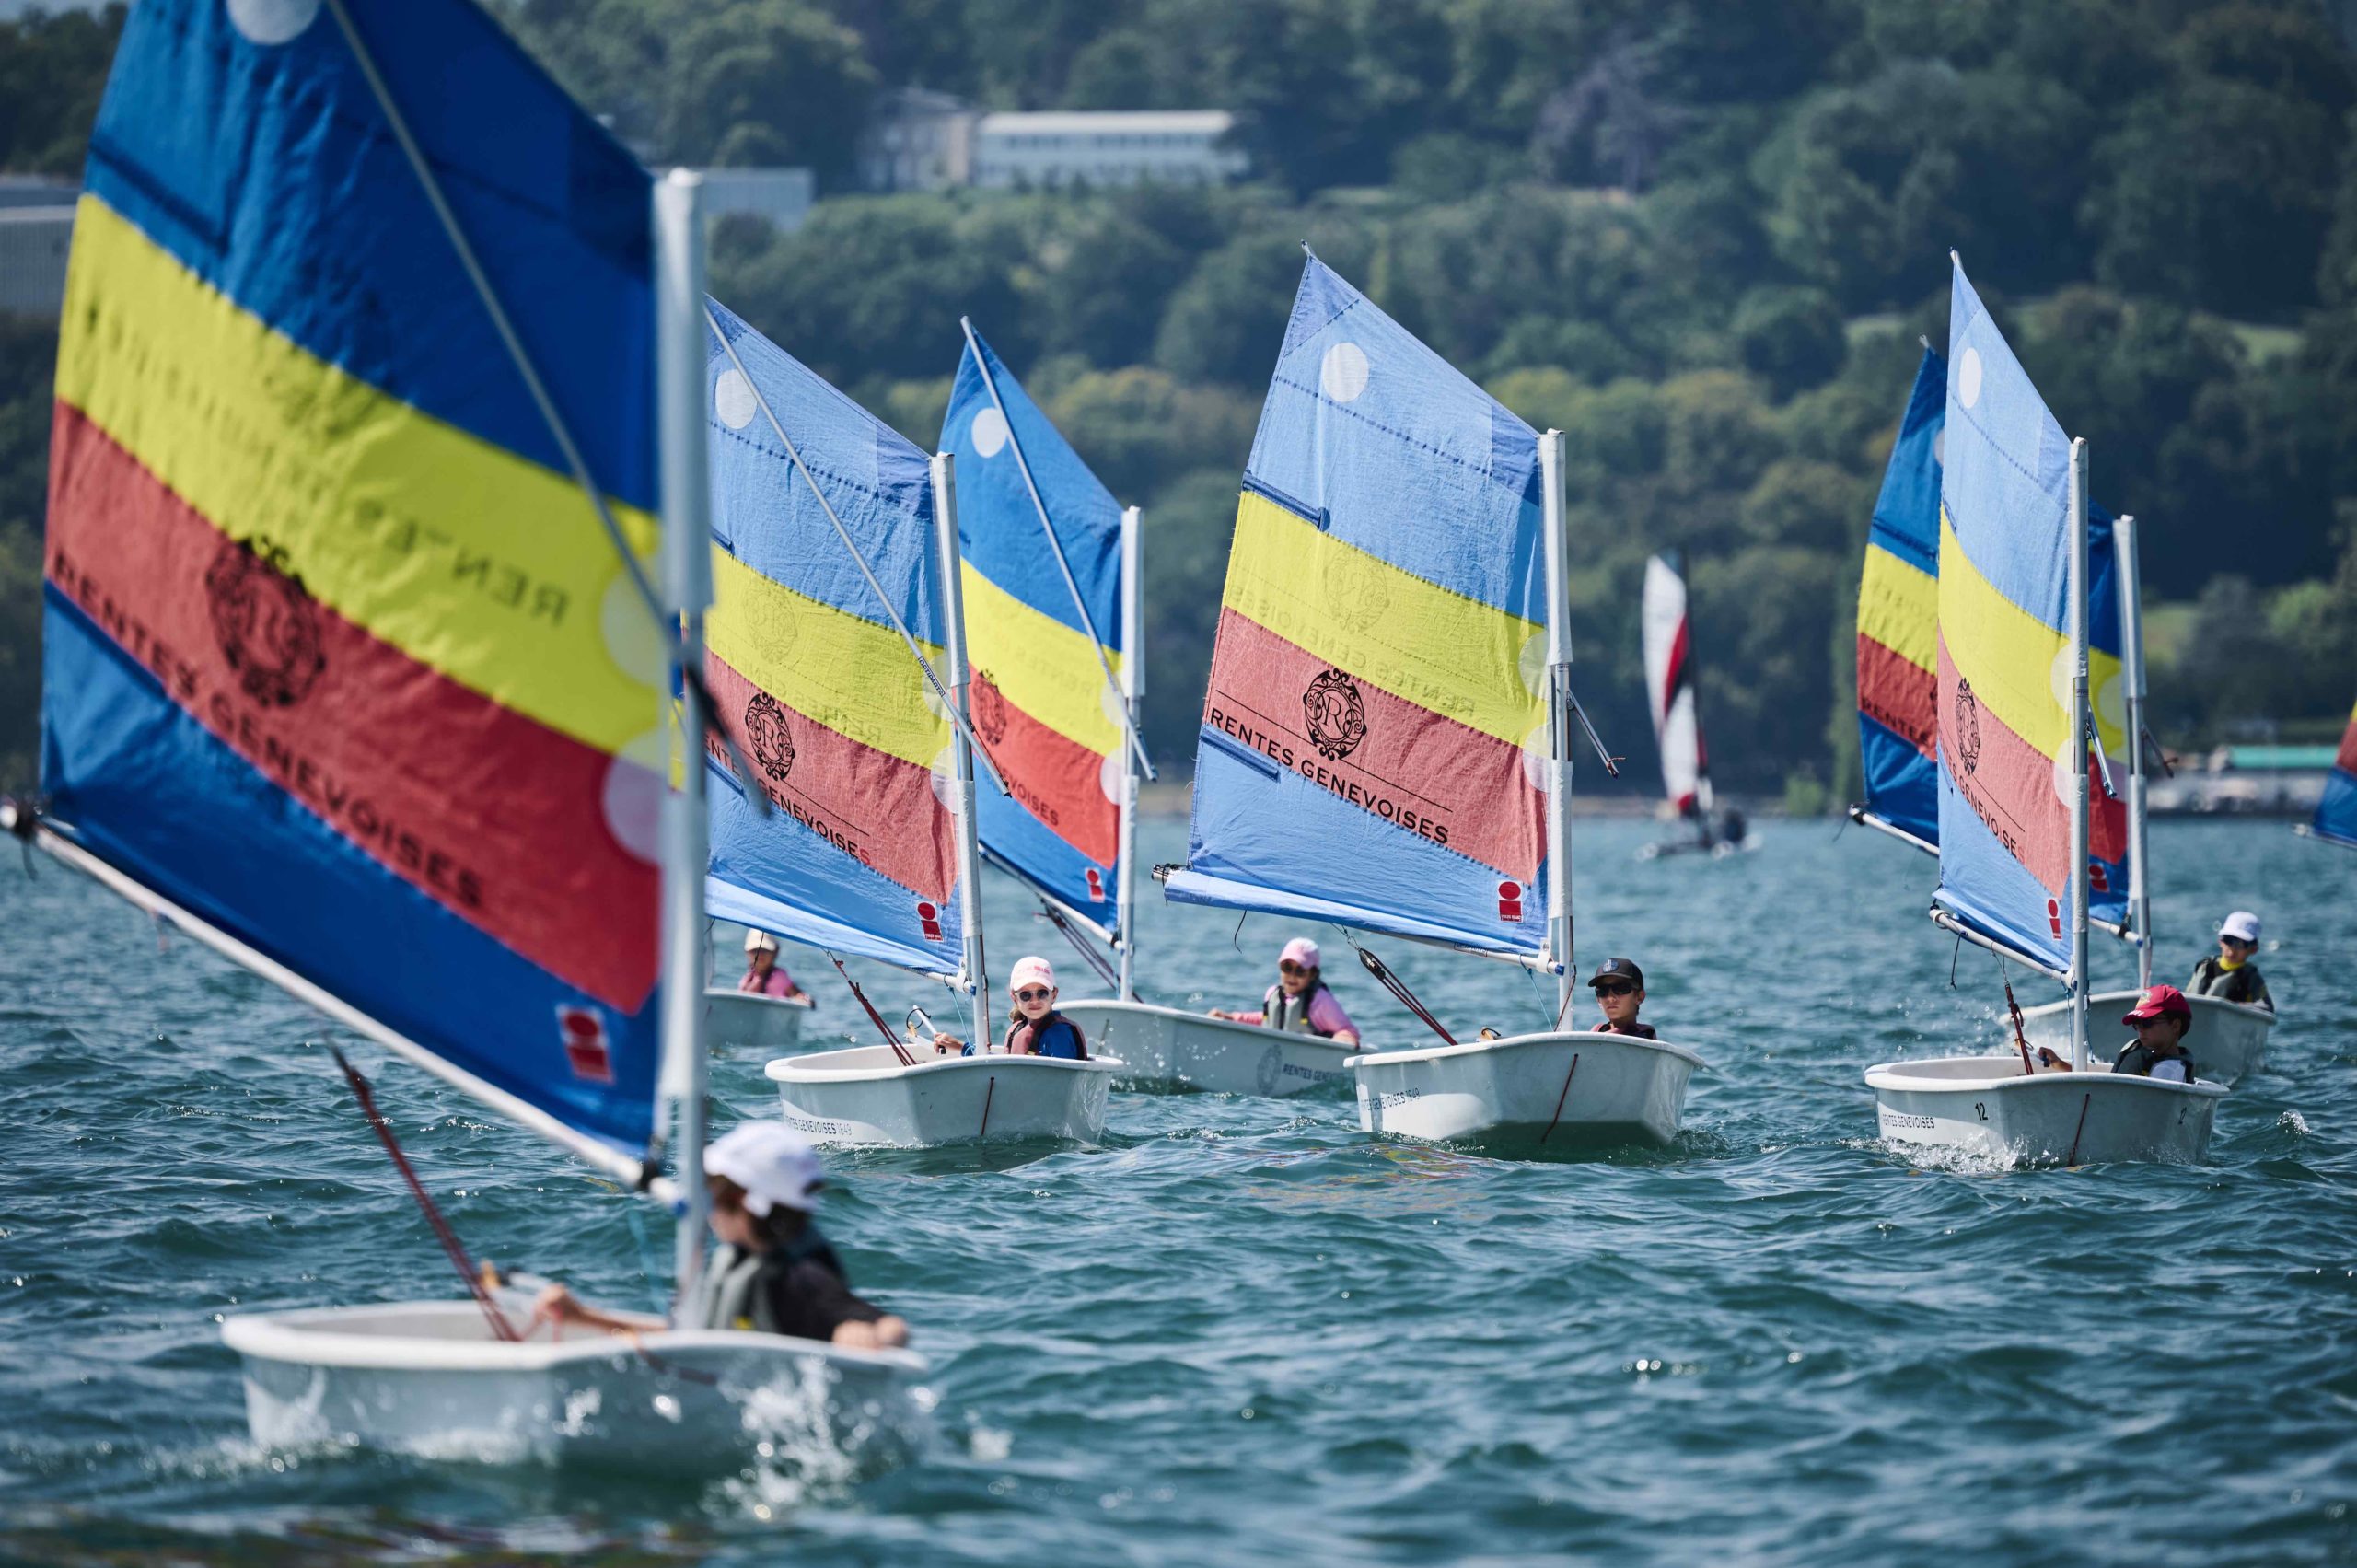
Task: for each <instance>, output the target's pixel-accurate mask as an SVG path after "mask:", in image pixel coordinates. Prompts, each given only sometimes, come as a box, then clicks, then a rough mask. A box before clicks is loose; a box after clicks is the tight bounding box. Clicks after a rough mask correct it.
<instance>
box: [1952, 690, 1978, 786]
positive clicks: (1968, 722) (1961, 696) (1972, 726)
mask: <svg viewBox="0 0 2357 1568" xmlns="http://www.w3.org/2000/svg"><path fill="white" fill-rule="evenodd" d="M1956 761H1959V762H1961V763H1963V764H1964V771H1965V772H1972V771H1973V770H1974V769H1975V768H1977V767H1979V766H1980V698H1978V697H1976V696H1974V695H1973V694H1972V682H1971V681H1969V680H1963V679H1959V680H1958V681H1957V682H1956Z"/></svg>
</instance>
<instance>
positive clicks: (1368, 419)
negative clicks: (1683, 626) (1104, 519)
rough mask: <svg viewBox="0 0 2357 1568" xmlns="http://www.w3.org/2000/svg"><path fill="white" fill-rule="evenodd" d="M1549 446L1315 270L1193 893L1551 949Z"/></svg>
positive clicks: (1267, 441) (1289, 361)
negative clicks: (1546, 882) (1547, 878)
mask: <svg viewBox="0 0 2357 1568" xmlns="http://www.w3.org/2000/svg"><path fill="white" fill-rule="evenodd" d="M1540 513H1541V490H1540V482H1539V459H1538V436H1537V434H1536V433H1535V432H1533V431H1532V430H1531V428H1530V427H1529V426H1528V425H1527V424H1524V423H1523V422H1522V421H1521V420H1519V419H1517V418H1515V416H1514V415H1513V414H1512V413H1510V412H1507V411H1506V410H1505V409H1504V407H1503V406H1501V405H1500V404H1499V403H1498V402H1497V401H1495V400H1494V399H1492V398H1491V397H1490V396H1489V395H1488V394H1486V393H1485V392H1483V391H1482V390H1481V389H1480V388H1479V387H1476V386H1475V385H1473V383H1472V382H1470V381H1469V380H1467V379H1466V378H1465V377H1462V376H1460V375H1458V374H1457V372H1456V371H1455V370H1454V369H1452V368H1450V366H1448V365H1447V364H1446V362H1445V361H1444V360H1442V359H1441V358H1440V357H1439V356H1438V355H1437V354H1434V353H1433V352H1432V351H1431V350H1430V349H1428V348H1426V347H1425V346H1424V345H1423V344H1422V343H1419V342H1417V341H1416V339H1415V338H1414V337H1413V336H1412V335H1411V334H1410V333H1409V332H1408V331H1406V330H1405V329H1403V328H1401V327H1400V326H1399V324H1398V323H1397V322H1395V321H1393V320H1391V319H1390V318H1388V317H1387V316H1385V315H1384V314H1383V312H1382V311H1380V310H1378V309H1376V307H1375V306H1374V305H1373V304H1371V303H1370V302H1369V301H1368V300H1367V299H1366V298H1365V296H1363V295H1361V294H1360V293H1359V292H1358V291H1357V290H1356V289H1354V288H1353V287H1352V286H1351V285H1349V284H1347V283H1345V282H1343V281H1342V279H1341V278H1340V277H1338V276H1337V275H1335V274H1334V273H1332V272H1330V271H1329V270H1328V269H1327V268H1326V266H1325V265H1324V264H1323V263H1321V262H1319V261H1317V260H1316V259H1315V258H1312V259H1311V260H1310V261H1309V262H1308V264H1307V266H1306V268H1305V270H1304V272H1303V274H1302V281H1301V288H1300V291H1299V293H1298V294H1297V295H1296V296H1295V300H1294V307H1293V317H1292V320H1291V322H1290V324H1289V325H1288V327H1287V330H1286V332H1285V341H1284V346H1283V352H1282V353H1281V354H1279V356H1278V360H1277V367H1276V374H1275V376H1274V377H1273V378H1272V379H1271V382H1270V386H1269V395H1268V401H1267V402H1266V403H1265V404H1264V405H1263V407H1262V409H1261V413H1260V432H1259V435H1258V436H1256V438H1255V439H1254V442H1253V447H1252V456H1251V460H1250V464H1249V466H1248V469H1247V470H1246V472H1245V476H1244V486H1243V494H1242V497H1241V499H1240V500H1239V502H1238V505H1237V522H1236V536H1235V543H1234V547H1233V550H1232V552H1231V553H1230V555H1229V559H1228V571H1227V586H1226V591H1225V595H1224V596H1223V598H1222V601H1221V608H1220V619H1219V630H1218V637H1217V642H1216V644H1215V645H1214V647H1213V657H1212V670H1211V682H1210V690H1209V691H1208V693H1207V695H1206V698H1205V701H1204V708H1203V714H1202V728H1201V731H1200V738H1199V741H1198V746H1197V750H1196V770H1195V800H1194V819H1193V824H1192V830H1191V834H1190V843H1189V849H1188V859H1187V864H1186V865H1185V866H1184V867H1183V868H1181V869H1179V870H1176V871H1174V872H1173V873H1172V874H1171V875H1170V877H1169V878H1168V882H1167V889H1168V892H1169V896H1170V897H1171V898H1173V899H1176V900H1182V901H1188V902H1197V903H1211V904H1220V905H1225V906H1226V907H1229V908H1237V909H1250V910H1260V911H1265V912H1272V913H1280V914H1286V915H1293V916H1298V917H1304V918H1310V919H1318V920H1329V921H1334V922H1339V923H1344V924H1349V925H1355V926H1363V927H1367V928H1371V929H1375V930H1380V931H1389V932H1395V933H1399V934H1402V935H1411V936H1417V937H1422V938H1427V939H1431V940H1435V941H1440V942H1444V943H1447V944H1450V945H1453V946H1457V947H1464V948H1467V949H1470V950H1473V951H1479V952H1485V953H1492V954H1498V955H1504V956H1509V957H1514V958H1528V957H1529V956H1531V955H1535V954H1537V953H1538V952H1539V951H1540V950H1541V948H1542V947H1543V946H1544V939H1545V935H1546V923H1547V909H1548V900H1547V890H1546V889H1545V887H1544V886H1543V883H1542V875H1543V871H1544V864H1545V860H1546V849H1547V832H1546V819H1545V818H1546V804H1547V803H1546V796H1545V794H1544V790H1543V787H1542V786H1543V781H1544V778H1545V773H1544V765H1545V761H1546V759H1547V757H1548V756H1549V741H1548V733H1547V728H1546V721H1547V709H1546V700H1545V694H1546V691H1547V682H1548V673H1547V637H1546V627H1545V624H1544V621H1545V614H1546V611H1545V551H1544V537H1543V529H1542V528H1541V517H1540Z"/></svg>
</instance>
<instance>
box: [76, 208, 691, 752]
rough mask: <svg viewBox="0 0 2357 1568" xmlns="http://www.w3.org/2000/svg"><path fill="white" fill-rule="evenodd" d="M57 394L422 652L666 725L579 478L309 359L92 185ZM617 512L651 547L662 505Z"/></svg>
mask: <svg viewBox="0 0 2357 1568" xmlns="http://www.w3.org/2000/svg"><path fill="white" fill-rule="evenodd" d="M484 353H485V354H495V353H496V349H495V346H493V345H490V344H486V345H485V347H484ZM57 395H58V397H59V398H60V399H61V400H62V401H65V402H67V403H69V404H71V405H72V406H73V407H75V408H76V409H78V410H80V411H81V412H82V413H83V414H84V415H86V416H87V417H88V418H89V419H90V420H91V421H92V423H94V424H97V425H98V427H99V429H101V430H103V431H104V432H106V434H107V435H108V436H110V437H111V438H112V439H113V440H114V441H115V442H116V443H117V444H118V445H119V446H121V447H123V448H124V449H125V450H126V451H128V452H129V453H130V454H131V455H132V457H133V458H134V459H137V460H138V462H139V463H140V464H141V465H142V466H143V467H145V469H146V470H148V471H149V472H150V473H152V474H154V475H155V476H156V477H157V479H158V480H159V481H161V482H163V483H164V484H165V485H166V486H167V487H168V489H170V490H171V491H172V492H173V493H174V494H177V495H179V496H180V498H181V499H182V500H183V501H185V502H187V503H188V504H189V505H191V506H192V507H193V508H194V509H195V510H196V511H197V512H199V513H200V514H202V515H203V517H206V518H207V519H209V520H210V521H211V522H212V523H213V525H214V526H215V528H219V529H221V531H222V532H223V533H224V534H226V536H228V537H229V538H231V539H235V540H256V539H266V540H268V541H269V542H270V543H271V544H272V545H273V546H275V547H276V548H277V549H278V550H279V551H281V552H284V555H283V557H282V559H283V560H284V563H285V564H286V566H287V567H288V569H289V570H291V571H292V572H294V573H295V574H296V575H298V576H299V577H300V578H301V579H302V581H303V585H304V587H306V588H308V590H309V592H310V593H311V594H312V596H313V597H314V598H317V599H319V602H320V603H322V604H324V605H326V606H327V607H328V608H330V609H331V610H334V611H335V612H336V613H337V614H339V615H341V616H343V618H344V619H345V620H347V621H352V622H354V624H356V625H358V626H360V627H361V628H362V629H364V630H365V631H366V632H368V633H370V634H372V635H373V636H375V637H377V638H378V639H379V640H381V641H383V642H385V643H388V644H390V645H392V646H394V647H397V648H399V649H401V651H402V652H403V653H405V654H407V655H408V656H410V657H412V658H414V659H416V660H417V661H419V662H420V663H421V664H424V665H428V666H430V667H432V668H435V669H436V670H439V671H441V672H442V673H443V674H444V675H446V676H448V677H449V678H450V679H453V680H456V681H458V682H459V684H461V685H464V686H467V687H470V688H471V689H472V690H474V691H479V692H481V693H482V694H483V695H484V696H486V697H489V698H490V699H491V700H492V701H493V702H495V703H499V704H500V705H502V706H503V707H506V708H509V709H512V710H514V711H515V712H517V713H520V714H527V715H528V716H529V717H531V718H534V719H537V720H539V721H540V723H542V724H545V725H547V726H549V727H551V728H552V729H555V730H558V731H561V732H562V733H563V734H565V735H569V736H571V737H573V738H575V739H576V740H579V741H582V742H584V743H586V744H587V745H590V746H594V747H597V748H598V749H601V750H605V751H610V752H619V751H621V749H622V748H623V747H624V746H625V745H626V744H627V743H628V742H629V741H631V740H632V739H633V738H635V737H638V736H641V735H644V734H647V733H649V732H651V731H653V730H654V729H655V728H656V725H657V722H658V721H659V719H660V717H661V708H660V706H659V703H658V700H657V696H656V681H657V680H658V679H659V677H660V674H661V643H660V640H659V635H658V634H657V633H656V632H655V631H654V629H653V628H651V627H642V626H640V625H639V624H638V622H637V621H634V620H633V619H632V618H633V617H640V618H643V616H644V612H643V611H642V610H639V608H638V607H637V605H636V604H635V603H634V602H623V601H622V600H621V593H622V592H625V591H627V590H617V589H616V585H617V584H618V583H619V582H620V581H621V571H622V569H621V563H620V562H619V561H618V560H617V559H616V558H615V555H614V552H613V548H612V546H611V545H610V544H609V543H608V542H607V539H606V535H605V532H604V530H603V529H602V528H600V526H599V524H598V518H597V514H596V513H595V511H593V510H592V509H591V507H590V505H589V503H588V501H587V499H586V497H584V496H583V495H582V494H581V492H580V490H579V488H578V487H577V486H576V485H575V483H574V482H573V481H572V480H571V479H570V478H569V477H567V476H565V475H563V474H559V473H555V472H552V471H551V470H548V469H545V468H542V467H540V465H539V464H537V463H533V462H530V461H528V460H527V459H523V458H520V457H518V456H517V455H516V454H515V453H513V452H511V451H509V450H507V449H506V448H505V447H499V446H495V445H493V444H492V443H490V442H486V441H483V440H482V439H481V438H479V437H477V436H471V435H469V434H468V433H467V432H465V431H463V430H460V429H459V428H457V427H456V426H454V425H450V424H445V423H443V422H442V421H440V420H436V419H434V418H432V417H430V416H429V415H427V414H425V413H424V412H420V411H419V410H417V409H415V408H413V407H412V406H411V405H409V404H408V403H405V402H402V401H400V400H399V399H397V398H394V397H391V396H389V395H388V394H386V393H385V392H383V391H380V390H378V389H377V388H375V387H373V386H371V385H369V384H368V383H367V382H366V381H364V380H361V379H359V378H358V377H354V376H351V375H348V374H346V373H345V372H343V371H342V370H339V369H337V368H336V367H335V366H332V365H330V364H328V363H327V362H326V361H324V360H322V359H319V358H318V357H316V356H315V355H313V354H310V353H308V351H306V350H305V349H303V348H301V347H300V346H298V345H297V344H296V343H294V342H293V341H291V340H290V339H288V338H286V337H284V336H283V335H281V334H280V333H278V332H276V331H273V330H272V329H271V328H270V327H269V326H268V325H267V324H265V323H264V322H263V321H262V320H261V319H260V318H258V317H256V316H254V315H253V314H252V313H250V312H249V311H247V310H245V309H243V308H239V307H238V305H237V304H236V303H235V302H234V301H232V300H231V299H229V298H228V296H226V295H224V294H222V293H221V292H220V291H218V290H217V289H215V288H213V287H212V286H211V285H208V284H206V283H205V282H204V281H203V279H201V278H199V277H198V276H197V275H196V274H195V273H192V272H190V271H189V270H188V269H187V268H186V267H184V266H182V265H181V264H180V261H178V260H177V259H176V258H174V257H173V256H171V255H170V254H169V253H168V252H167V251H166V250H163V249H162V248H161V247H159V246H157V245H156V244H154V243H153V242H151V241H150V240H148V238H146V237H145V235H143V234H141V233H140V232H139V231H138V230H137V229H136V228H134V226H132V225H131V224H130V223H129V222H127V221H126V220H125V219H123V218H122V217H121V216H120V215H117V214H116V213H115V212H114V211H113V210H112V209H111V208H110V207H108V206H107V205H106V204H105V203H103V202H100V201H99V199H98V198H96V197H94V196H87V195H86V196H84V197H83V198H82V201H81V204H80V207H79V209H78V210H77V212H76V214H75V226H74V254H73V261H72V263H71V266H70V268H69V271H68V273H67V278H66V289H65V308H64V319H63V324H62V326H61V329H60V334H59V340H58V351H57ZM614 512H615V515H616V517H618V518H619V520H620V521H621V526H622V528H623V531H624V533H625V535H626V536H627V537H628V538H629V540H630V542H631V546H632V548H633V550H636V551H638V552H641V553H642V554H644V553H647V552H652V551H653V549H654V547H655V540H656V525H655V521H654V519H653V518H651V517H647V516H645V515H644V513H640V512H635V511H633V510H631V509H630V508H628V507H625V506H622V505H619V504H617V505H615V507H614ZM125 545H126V548H136V541H131V540H126V541H125ZM610 590H613V591H614V596H615V602H613V603H611V604H610V603H609V602H608V596H609V592H610ZM609 625H618V626H619V630H618V632H617V633H616V635H615V638H614V642H613V644H612V645H610V644H609V641H608V633H607V630H606V629H607V627H608V626H609ZM624 658H627V659H630V660H631V662H632V664H633V665H634V666H636V667H637V668H634V669H626V668H624V667H623V665H622V663H621V659H624Z"/></svg>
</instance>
